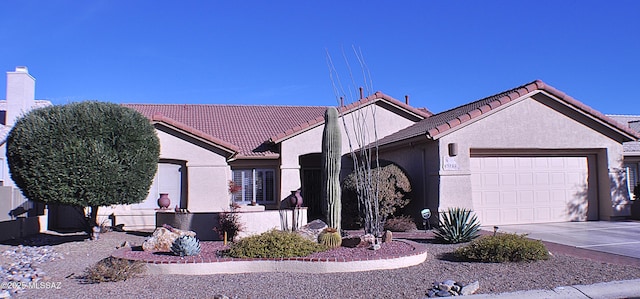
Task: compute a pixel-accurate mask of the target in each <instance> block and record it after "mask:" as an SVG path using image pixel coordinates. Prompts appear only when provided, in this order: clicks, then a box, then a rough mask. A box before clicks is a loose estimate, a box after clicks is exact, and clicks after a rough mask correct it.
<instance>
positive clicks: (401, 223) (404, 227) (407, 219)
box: [384, 216, 418, 232]
mask: <svg viewBox="0 0 640 299" xmlns="http://www.w3.org/2000/svg"><path fill="white" fill-rule="evenodd" d="M384 229H385V230H390V231H392V232H406V231H412V230H416V229H418V227H416V223H415V222H414V221H413V218H411V216H399V217H394V218H389V219H387V221H386V222H385V223H384Z"/></svg>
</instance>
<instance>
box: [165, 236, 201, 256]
mask: <svg viewBox="0 0 640 299" xmlns="http://www.w3.org/2000/svg"><path fill="white" fill-rule="evenodd" d="M171 252H173V254H175V255H179V256H189V255H198V254H200V241H199V240H198V239H196V237H192V236H187V235H184V236H180V237H178V238H176V240H175V241H173V244H172V245H171Z"/></svg>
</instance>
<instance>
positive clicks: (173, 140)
mask: <svg viewBox="0 0 640 299" xmlns="http://www.w3.org/2000/svg"><path fill="white" fill-rule="evenodd" d="M156 133H157V134H158V138H159V139H160V144H161V147H160V159H168V160H180V161H185V162H186V167H187V182H186V183H185V182H183V188H184V187H185V186H186V188H187V206H186V208H187V209H188V210H189V211H191V212H221V211H224V210H228V209H229V202H230V197H229V193H228V180H229V178H230V177H231V168H230V167H229V165H228V164H227V162H226V158H225V157H224V156H222V155H220V154H218V153H216V152H214V151H211V150H210V149H207V148H204V147H202V146H198V145H196V144H194V143H192V142H188V141H186V140H184V139H183V138H182V136H176V134H172V133H171V132H170V131H165V130H156ZM111 213H114V214H115V215H116V221H117V223H116V224H121V223H124V224H125V228H127V227H129V228H132V227H135V228H139V229H142V228H154V227H155V226H156V223H155V210H153V209H145V210H141V209H135V210H134V209H131V207H130V206H128V205H117V206H112V207H103V208H100V210H99V214H100V216H101V217H102V219H105V217H107V216H108V215H109V214H111Z"/></svg>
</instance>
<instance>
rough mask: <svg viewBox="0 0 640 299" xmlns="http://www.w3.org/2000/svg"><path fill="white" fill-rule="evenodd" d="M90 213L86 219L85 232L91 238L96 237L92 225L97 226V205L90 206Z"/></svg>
mask: <svg viewBox="0 0 640 299" xmlns="http://www.w3.org/2000/svg"><path fill="white" fill-rule="evenodd" d="M90 208H91V214H90V216H89V218H88V219H87V234H88V235H89V237H91V240H95V239H97V236H96V234H94V233H95V232H94V230H93V228H94V227H98V226H99V225H98V206H91V207H90Z"/></svg>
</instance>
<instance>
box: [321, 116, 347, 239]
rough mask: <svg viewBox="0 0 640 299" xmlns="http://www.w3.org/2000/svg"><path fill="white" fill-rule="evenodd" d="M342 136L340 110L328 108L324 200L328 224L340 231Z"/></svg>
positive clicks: (323, 177)
mask: <svg viewBox="0 0 640 299" xmlns="http://www.w3.org/2000/svg"><path fill="white" fill-rule="evenodd" d="M341 151H342V136H341V133H340V126H339V125H338V110H337V109H336V108H334V107H331V108H328V109H327V111H326V112H325V114H324V131H323V134H322V192H323V194H322V200H323V203H325V205H326V216H327V225H328V226H329V227H333V228H335V229H336V230H337V231H338V232H340V222H341V221H342V219H341V214H342V202H341V198H340V197H341V188H340V168H341V163H340V159H341Z"/></svg>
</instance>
